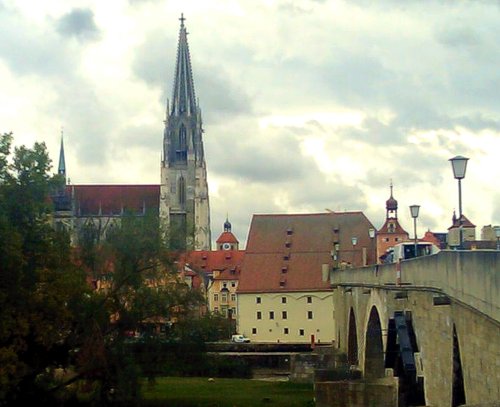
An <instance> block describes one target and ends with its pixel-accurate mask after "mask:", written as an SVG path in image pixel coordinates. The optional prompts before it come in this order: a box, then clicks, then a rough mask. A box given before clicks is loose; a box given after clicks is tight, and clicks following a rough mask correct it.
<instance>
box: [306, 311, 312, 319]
mask: <svg viewBox="0 0 500 407" xmlns="http://www.w3.org/2000/svg"><path fill="white" fill-rule="evenodd" d="M307 319H313V312H312V311H307Z"/></svg>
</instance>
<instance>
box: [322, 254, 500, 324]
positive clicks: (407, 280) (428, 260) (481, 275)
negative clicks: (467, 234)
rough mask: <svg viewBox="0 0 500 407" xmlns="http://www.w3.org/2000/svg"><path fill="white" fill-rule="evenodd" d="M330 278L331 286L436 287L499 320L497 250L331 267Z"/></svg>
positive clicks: (499, 301) (498, 266)
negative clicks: (339, 267)
mask: <svg viewBox="0 0 500 407" xmlns="http://www.w3.org/2000/svg"><path fill="white" fill-rule="evenodd" d="M398 271H400V273H399V272H398ZM398 277H400V279H399V278H398ZM330 282H331V284H332V286H338V285H341V286H349V285H352V286H384V287H386V288H390V286H391V285H392V286H394V288H397V289H421V290H426V291H436V293H442V294H445V295H446V296H449V297H451V298H452V299H453V300H455V301H458V302H460V303H462V304H464V305H465V306H468V307H471V308H473V309H475V310H476V311H479V312H481V313H483V314H485V315H486V316H487V317H489V318H491V319H493V320H495V321H496V322H500V252H499V251H482V250H471V251H451V250H446V251H441V252H439V253H438V254H435V255H432V256H424V257H418V258H416V259H411V260H405V261H403V262H401V264H400V265H398V264H384V265H377V266H369V267H363V268H358V269H346V270H334V271H333V272H332V273H331V275H330Z"/></svg>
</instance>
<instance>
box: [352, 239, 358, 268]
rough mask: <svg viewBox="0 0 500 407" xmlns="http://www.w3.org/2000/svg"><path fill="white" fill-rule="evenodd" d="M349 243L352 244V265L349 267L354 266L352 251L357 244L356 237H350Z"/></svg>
mask: <svg viewBox="0 0 500 407" xmlns="http://www.w3.org/2000/svg"><path fill="white" fill-rule="evenodd" d="M351 243H352V263H351V265H352V266H354V251H355V247H356V245H357V244H358V238H357V237H356V236H353V237H351Z"/></svg>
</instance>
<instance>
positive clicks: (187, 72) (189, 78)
mask: <svg viewBox="0 0 500 407" xmlns="http://www.w3.org/2000/svg"><path fill="white" fill-rule="evenodd" d="M179 20H180V22H181V28H180V31H179V44H178V46H177V61H176V66H175V80H174V90H173V95H172V107H171V111H170V114H171V115H176V116H180V115H182V114H186V115H188V116H191V115H195V114H196V96H195V93H194V85H193V73H192V70H191V57H190V55H189V46H188V41H187V34H188V33H187V31H186V27H185V26H184V21H185V20H186V19H185V18H184V14H181V18H179Z"/></svg>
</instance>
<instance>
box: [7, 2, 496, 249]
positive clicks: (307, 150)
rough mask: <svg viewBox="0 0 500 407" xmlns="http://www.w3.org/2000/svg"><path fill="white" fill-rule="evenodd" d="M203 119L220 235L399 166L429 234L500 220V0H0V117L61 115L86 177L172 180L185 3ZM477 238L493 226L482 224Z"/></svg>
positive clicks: (56, 132) (34, 135)
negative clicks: (226, 225) (461, 165)
mask: <svg viewBox="0 0 500 407" xmlns="http://www.w3.org/2000/svg"><path fill="white" fill-rule="evenodd" d="M181 12H183V13H184V15H185V17H186V18H187V20H186V26H187V28H188V31H189V33H190V34H189V46H190V51H191V60H192V64H193V75H194V81H195V88H196V93H197V97H198V98H199V100H200V105H201V109H202V115H203V120H204V128H205V133H204V137H205V138H204V143H205V152H206V158H207V167H208V177H209V189H210V200H211V201H210V205H211V215H212V234H213V237H214V238H216V237H217V236H218V234H219V233H220V231H221V229H222V223H223V222H224V219H225V217H226V213H228V214H229V218H230V220H231V222H232V224H233V232H234V233H235V234H236V235H237V237H239V239H240V241H241V242H245V241H246V235H247V233H248V227H249V224H250V220H251V216H252V214H254V213H298V212H301V213H303V212H323V211H324V210H325V208H328V209H330V210H333V211H344V210H362V211H364V212H365V214H366V215H367V216H368V218H369V219H370V220H371V221H372V222H373V224H374V225H375V226H376V227H380V226H381V225H382V223H383V221H384V217H385V200H386V199H387V198H388V196H389V183H390V180H391V179H392V180H393V182H394V188H395V197H396V198H397V199H398V201H399V208H400V210H399V215H400V216H399V217H400V219H401V222H402V224H403V226H404V227H405V228H406V230H407V231H409V232H410V234H411V235H413V228H412V220H411V218H410V215H409V210H408V206H409V205H411V204H420V205H421V212H420V215H421V216H420V217H419V220H418V230H419V234H422V233H423V232H424V231H425V230H427V229H431V230H433V231H446V229H447V228H448V227H449V226H450V223H451V216H452V213H453V210H454V209H455V208H456V209H458V192H457V182H456V180H454V178H453V174H452V171H451V166H450V163H449V162H448V159H449V158H451V157H453V156H455V155H464V156H466V157H469V158H470V161H469V166H468V169H467V176H466V178H465V180H464V181H463V183H462V185H463V207H464V213H465V214H466V215H467V216H468V217H469V218H470V220H471V221H472V222H473V223H475V224H476V225H477V226H478V227H479V229H478V230H480V228H481V227H482V226H483V225H486V224H500V182H499V179H500V165H499V161H500V154H499V153H500V69H499V67H500V41H499V38H500V6H499V3H498V1H496V0H491V1H486V0H483V1H480V0H476V1H470V2H468V1H457V0H455V1H452V0H449V1H447V0H434V1H433V0H420V1H410V0H408V1H400V0H378V1H372V0H349V1H336V0H128V1H126V0H116V1H115V0H112V1H111V0H110V1H102V0H95V1H94V0H81V1H79V0H73V1H64V0H46V1H43V2H34V1H32V0H17V1H15V0H0V27H1V28H0V32H1V39H0V89H1V91H0V123H1V128H0V131H1V132H10V131H12V132H13V133H14V136H15V143H16V144H28V145H31V144H32V143H33V142H34V141H45V142H46V144H47V146H48V148H49V151H50V153H51V156H52V158H53V160H54V163H55V164H57V157H58V148H59V140H60V129H61V126H63V127H64V139H65V148H66V164H67V172H68V175H69V177H70V178H71V182H72V183H75V184H81V183H124V184H127V183H155V184H158V183H159V182H160V179H159V178H160V150H161V144H162V137H163V119H164V112H165V106H166V100H167V98H169V97H171V89H172V81H173V74H174V63H175V53H176V48H177V37H178V31H179V21H178V18H179V16H180V14H181ZM478 237H479V233H478Z"/></svg>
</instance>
